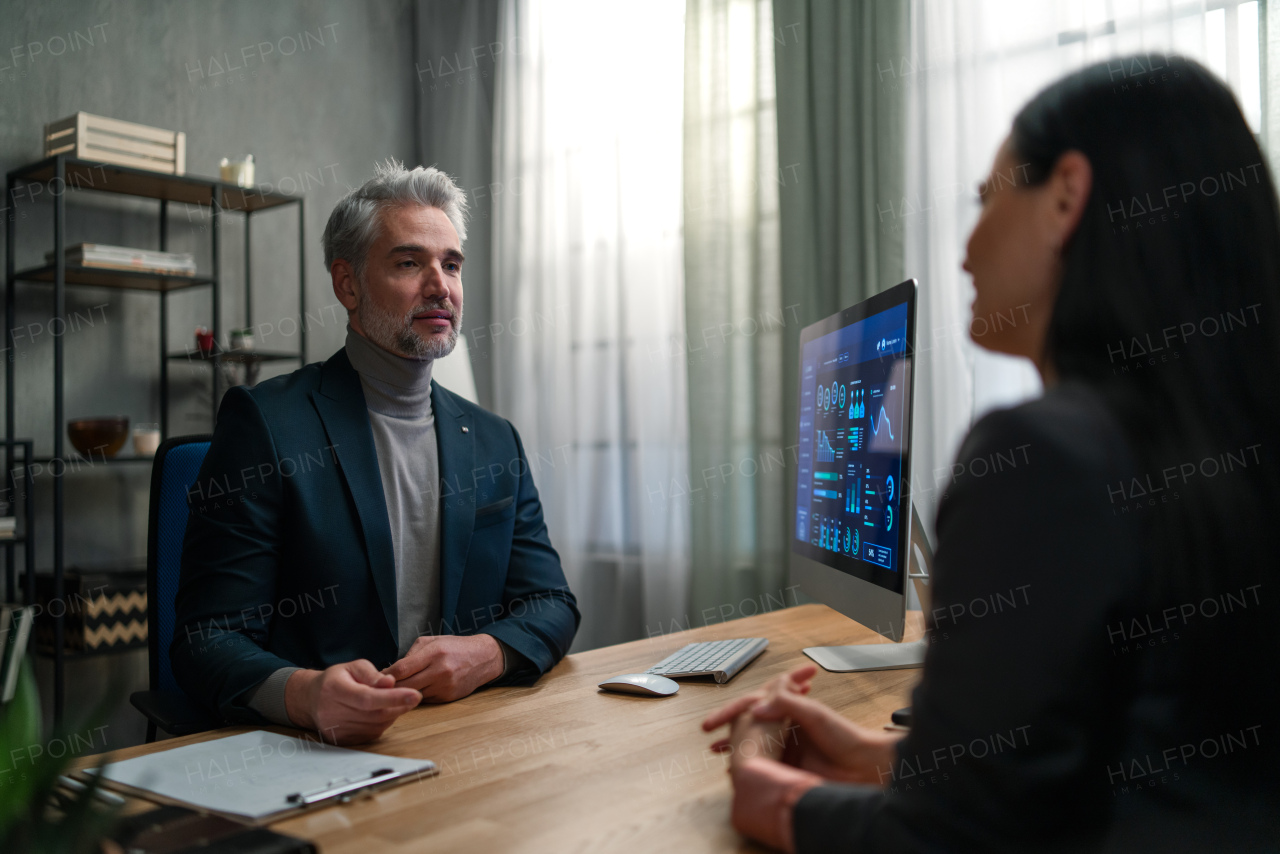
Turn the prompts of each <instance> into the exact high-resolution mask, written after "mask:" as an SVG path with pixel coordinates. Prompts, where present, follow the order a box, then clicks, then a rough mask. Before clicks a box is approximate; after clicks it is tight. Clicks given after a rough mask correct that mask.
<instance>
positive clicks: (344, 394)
mask: <svg viewBox="0 0 1280 854" xmlns="http://www.w3.org/2000/svg"><path fill="white" fill-rule="evenodd" d="M431 403H432V406H433V407H434V410H435V417H436V437H437V444H438V448H439V458H440V483H439V484H423V488H424V489H438V490H439V501H440V534H441V538H442V539H441V545H440V556H441V579H440V587H441V590H440V596H441V616H442V618H443V622H444V625H443V626H442V627H440V630H441V631H443V632H444V633H446V634H472V633H475V632H485V633H488V634H491V635H493V636H494V637H496V638H498V639H499V640H501V641H503V642H504V643H506V644H507V645H508V646H510V647H511V648H512V649H514V650H515V651H516V652H518V653H519V654H520V656H522V662H521V665H522V669H521V670H517V671H516V672H515V673H512V674H509V676H508V679H507V680H506V681H513V680H517V679H522V678H528V677H536V676H538V675H540V674H542V673H545V672H546V671H547V670H549V669H550V668H551V667H552V666H553V665H555V664H556V662H558V661H559V660H560V659H561V658H562V657H563V656H564V655H565V653H566V652H568V650H569V645H570V644H571V643H572V642H573V636H574V634H575V633H576V631H577V627H578V623H579V620H580V617H579V614H578V609H577V604H576V600H575V599H574V596H573V594H572V593H570V592H569V588H568V585H567V584H566V582H565V577H564V572H563V570H562V569H561V567H560V558H559V556H558V555H557V554H556V551H555V549H553V548H552V547H551V542H550V540H549V539H548V537H547V527H546V525H545V524H544V523H543V519H542V505H541V503H540V502H539V500H538V490H537V489H536V488H535V487H534V484H533V477H532V475H531V473H530V471H529V465H528V462H527V460H526V458H525V453H524V448H523V446H522V445H521V443H520V437H519V436H518V435H517V434H516V431H515V428H513V427H512V426H511V424H510V423H508V422H507V421H506V420H505V419H503V418H500V417H499V416H497V415H494V414H493V413H491V412H487V411H485V410H484V409H481V408H480V407H478V406H476V405H474V404H472V403H469V402H467V401H466V400H464V399H462V398H460V397H458V396H456V395H454V394H452V393H451V392H449V391H448V390H446V389H444V388H442V387H441V386H439V385H436V384H435V383H432V390H431ZM188 500H189V503H190V505H191V515H190V521H189V522H188V524H187V532H186V539H185V541H184V544H183V552H182V579H181V584H180V587H179V589H178V596H177V600H176V610H177V613H176V621H175V629H174V637H173V644H172V646H171V648H170V654H171V655H172V661H173V672H174V677H175V678H176V679H177V681H178V684H179V685H181V686H182V688H183V690H185V691H186V692H187V693H188V694H189V695H191V697H192V698H194V699H195V700H197V701H199V702H200V703H202V704H203V705H204V706H206V707H207V708H209V709H210V710H212V711H215V712H217V713H219V714H220V715H222V716H223V717H224V718H226V719H227V720H229V721H250V722H257V721H260V720H261V717H260V716H259V715H258V714H257V713H256V712H254V711H253V710H252V709H250V708H249V707H248V705H247V700H248V696H247V694H248V691H249V689H250V688H253V687H254V686H256V685H257V684H258V683H260V682H261V681H262V680H264V679H266V678H267V676H269V675H270V674H271V673H272V672H274V671H275V670H276V669H277V668H280V667H284V666H287V665H296V666H299V667H308V668H324V667H328V666H330V665H333V664H338V663H340V662H343V661H352V660H355V659H359V658H367V659H369V660H370V661H371V662H373V664H374V665H375V666H377V667H379V668H381V667H385V666H387V665H389V664H391V663H392V662H393V661H395V659H396V658H397V642H396V639H397V628H396V625H397V617H396V581H395V562H394V555H393V552H392V545H391V527H390V523H389V522H388V520H387V507H386V502H385V500H384V498H383V493H382V481H381V476H380V474H379V471H378V458H377V450H376V449H375V447H374V443H373V432H372V430H371V428H370V427H369V415H368V411H367V409H366V406H365V400H364V392H363V390H362V389H361V387H360V378H359V375H358V374H357V373H356V371H355V369H354V368H352V367H351V362H350V361H349V360H348V359H347V354H346V350H345V349H343V350H339V351H338V352H337V353H336V354H334V355H333V357H331V358H330V359H329V360H328V361H327V362H324V363H323V364H312V365H308V366H306V367H304V368H302V369H301V370H298V371H295V372H294V373H292V374H289V375H287V376H283V377H276V378H274V379H270V380H267V381H265V382H263V383H261V384H260V385H258V386H257V387H255V388H252V389H246V388H233V389H231V390H229V391H228V392H227V394H226V396H225V397H224V398H223V401H222V406H221V408H220V409H219V411H218V424H217V428H216V430H215V431H214V435H213V443H212V445H211V446H210V448H209V453H208V455H207V456H206V457H205V460H204V464H203V466H202V467H201V469H200V475H199V478H198V479H197V481H196V483H195V484H194V485H193V486H192V488H191V490H190V492H189V494H188Z"/></svg>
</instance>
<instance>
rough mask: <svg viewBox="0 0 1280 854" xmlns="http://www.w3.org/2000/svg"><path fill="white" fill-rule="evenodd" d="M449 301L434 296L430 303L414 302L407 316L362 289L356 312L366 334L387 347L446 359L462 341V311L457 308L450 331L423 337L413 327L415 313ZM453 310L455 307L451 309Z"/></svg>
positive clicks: (413, 355) (415, 356)
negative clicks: (385, 306) (386, 308)
mask: <svg viewBox="0 0 1280 854" xmlns="http://www.w3.org/2000/svg"><path fill="white" fill-rule="evenodd" d="M447 307H449V305H448V301H447V300H444V299H437V300H434V301H433V302H432V303H429V304H422V305H417V306H414V307H413V308H412V309H410V310H409V311H408V312H406V313H405V314H404V315H403V316H396V315H395V314H393V313H391V312H389V311H384V310H383V309H382V308H380V307H378V306H377V305H375V304H374V302H373V300H371V299H369V297H368V289H366V288H363V287H362V288H361V289H360V298H359V303H358V304H357V305H356V315H357V316H358V317H359V318H360V325H361V326H362V327H364V334H365V336H366V337H367V338H368V339H369V340H370V341H372V342H373V343H374V344H377V345H378V346H379V347H381V348H383V349H384V350H389V351H391V352H392V353H395V354H396V355H398V356H404V357H405V358H406V359H419V360H426V359H431V360H435V359H443V358H444V357H445V356H447V355H449V354H450V353H452V352H453V348H454V347H456V346H457V344H458V329H459V327H461V326H462V312H461V311H456V310H455V311H454V312H453V319H452V320H451V321H450V326H449V334H448V335H443V336H441V335H432V336H431V337H429V338H423V337H422V336H421V335H419V334H418V333H417V332H416V331H415V330H414V328H413V316H414V315H415V314H422V313H423V312H424V311H431V310H432V309H439V308H447ZM450 310H452V309H450Z"/></svg>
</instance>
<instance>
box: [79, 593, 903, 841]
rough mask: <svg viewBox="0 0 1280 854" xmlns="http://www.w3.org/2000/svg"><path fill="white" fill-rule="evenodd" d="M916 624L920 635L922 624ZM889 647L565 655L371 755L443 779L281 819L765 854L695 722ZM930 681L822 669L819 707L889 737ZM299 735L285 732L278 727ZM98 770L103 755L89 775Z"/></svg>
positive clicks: (669, 648) (637, 644)
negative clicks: (531, 677) (673, 687)
mask: <svg viewBox="0 0 1280 854" xmlns="http://www.w3.org/2000/svg"><path fill="white" fill-rule="evenodd" d="M912 616H914V617H915V618H916V619H915V622H914V623H913V624H912V625H913V629H914V631H913V632H911V634H912V635H914V636H917V637H918V636H919V634H920V621H919V614H918V613H916V614H914V615H912ZM730 637H767V638H768V639H769V648H768V649H767V650H765V652H764V653H763V654H762V655H761V656H760V657H759V658H757V659H756V660H755V661H754V662H753V663H752V664H751V665H750V666H749V667H747V669H746V670H744V671H743V672H742V673H740V674H738V676H737V677H736V678H734V679H733V681H732V682H730V683H729V684H727V685H716V684H714V683H703V682H689V681H686V682H683V683H682V684H681V688H680V692H679V693H678V694H675V695H674V696H671V697H665V698H646V697H635V696H630V695H624V694H610V693H606V692H603V691H600V690H598V689H597V688H596V684H597V683H598V682H601V681H602V680H604V679H606V678H608V677H610V676H616V675H618V674H620V673H633V672H636V671H642V670H644V669H646V668H648V667H651V666H653V665H654V664H656V663H657V662H658V661H659V660H661V659H662V658H664V657H665V656H667V655H668V654H669V653H671V652H674V651H675V650H677V649H679V648H680V647H681V646H683V645H684V644H686V643H689V642H691V641H700V640H717V639H721V638H730ZM876 640H879V637H878V636H877V635H874V634H873V633H872V632H871V631H870V630H868V629H864V628H863V627H862V626H859V625H858V624H857V623H854V622H853V621H852V620H849V619H846V618H845V617H843V616H841V615H840V614H838V613H836V612H835V611H833V610H831V609H830V608H827V607H826V606H824V605H801V606H798V607H795V608H788V609H785V610H781V611H775V612H773V613H769V614H762V615H759V616H755V617H747V618H744V619H740V620H734V621H731V622H727V623H718V624H714V625H711V626H706V627H703V628H698V629H693V630H691V631H686V632H679V633H675V634H667V635H661V636H656V637H653V638H651V639H648V640H639V641H633V642H631V643H626V644H619V645H618V646H611V647H605V648H603V649H595V650H591V651H590V652H583V653H578V654H576V655H571V656H568V657H567V658H566V659H565V660H564V661H562V662H561V663H560V664H559V665H557V666H556V668H555V669H554V670H552V671H551V672H550V673H548V674H547V675H546V676H544V677H543V678H542V679H541V680H540V681H539V682H538V684H537V685H535V686H533V687H531V688H494V689H490V690H486V691H481V692H479V693H477V694H474V695H472V696H470V697H467V698H466V699H463V700H459V701H458V702H456V703H451V704H449V705H444V706H423V707H421V708H419V709H415V710H414V711H412V712H409V713H408V714H406V715H405V716H404V717H402V718H401V719H400V720H399V721H397V722H396V723H395V725H394V726H392V727H391V729H389V730H388V731H387V732H386V734H384V735H383V737H382V738H381V739H379V740H378V741H377V742H375V743H373V744H371V745H368V747H369V748H370V749H372V750H376V751H378V752H380V753H387V754H392V755H398V756H412V757H421V758H424V759H431V760H433V761H435V763H436V764H437V765H438V766H439V767H440V771H441V773H440V775H439V776H437V777H434V778H431V779H427V780H423V781H420V782H415V783H407V784H404V785H402V786H399V787H397V788H393V789H388V790H385V791H383V792H381V793H379V794H377V795H375V796H373V797H371V798H367V799H365V800H361V801H357V802H355V803H352V804H348V805H345V806H332V807H327V808H325V809H321V810H318V811H316V812H314V813H311V814H308V815H303V816H299V817H295V818H290V819H287V820H285V821H281V822H278V823H276V824H274V825H272V827H273V828H274V829H276V830H279V831H281V832H283V833H288V834H292V835H294V836H300V837H305V838H307V839H311V840H314V841H315V842H317V843H319V845H320V846H321V848H322V850H323V851H324V852H326V854H374V852H379V853H380V852H409V851H415V852H416V851H431V852H448V851H468V852H477V851H482V852H490V851H500V852H509V851H510V852H515V851H519V852H525V851H537V852H543V851H547V852H552V851H554V852H557V853H558V854H559V852H584V854H587V852H598V851H627V852H635V851H642V852H652V854H675V852H679V854H684V852H697V851H735V850H754V849H753V847H752V846H748V845H747V844H746V843H745V842H744V841H743V840H742V838H741V837H740V836H738V834H737V833H735V832H734V830H733V829H732V828H731V827H730V826H729V796H730V788H729V781H728V777H727V776H726V774H725V770H724V769H725V764H724V759H723V758H722V757H721V756H719V755H717V754H714V753H711V752H710V751H709V750H708V749H707V747H708V745H709V744H710V743H711V738H710V737H709V736H707V735H706V734H704V733H703V732H702V729H701V727H700V726H699V724H700V723H701V721H702V719H703V717H704V716H705V715H706V714H707V713H708V712H709V711H711V710H712V709H714V708H716V707H717V706H719V705H720V704H722V703H724V702H725V701H727V700H729V699H730V698H732V697H734V696H737V695H739V694H742V693H744V692H746V691H749V690H751V689H753V688H756V687H758V686H760V685H762V684H763V683H764V682H766V681H767V680H769V679H771V678H772V677H774V676H777V675H778V674H781V673H784V672H786V671H787V670H789V669H791V668H793V667H796V666H798V665H800V664H802V663H805V662H808V659H807V658H805V657H804V655H803V653H801V651H800V650H801V649H802V648H804V647H807V646H826V645H835V644H842V643H861V642H874V641H876ZM919 673H920V671H919V670H888V671H879V672H875V673H859V674H838V673H827V672H825V671H823V670H819V671H818V675H817V676H816V677H815V679H814V683H813V696H814V697H817V698H819V699H821V700H823V701H824V702H826V703H828V704H830V705H831V706H833V707H834V708H836V709H839V710H841V711H842V712H844V714H845V715H846V716H848V717H849V718H850V719H851V720H853V721H855V722H857V723H860V724H865V725H866V726H871V727H876V728H879V727H881V726H883V725H884V724H885V723H887V722H888V720H889V715H890V713H891V712H892V711H893V710H894V709H897V708H901V707H902V706H905V705H907V704H908V703H909V702H910V699H909V693H910V690H911V688H912V687H913V686H914V685H915V682H916V680H917V679H918V677H919ZM245 729H246V728H228V729H222V730H217V731H215V732H210V733H203V734H201V735H197V736H188V737H186V738H179V739H171V740H168V741H164V742H160V743H158V744H151V745H144V746H139V747H134V748H130V749H128V750H123V751H120V752H119V753H117V754H115V756H114V757H113V758H115V759H116V760H121V759H128V758H130V757H133V756H140V755H142V754H146V753H152V752H155V751H156V750H163V749H166V748H170V747H176V746H180V745H183V744H190V743H192V742H196V741H205V740H208V739H211V738H219V737H222V736H225V735H232V734H235V733H238V732H244V731H245ZM280 731H281V732H290V731H289V730H280ZM93 764H97V763H96V761H95V760H94V759H93V758H89V759H86V760H84V761H83V762H81V763H80V765H81V766H87V765H93Z"/></svg>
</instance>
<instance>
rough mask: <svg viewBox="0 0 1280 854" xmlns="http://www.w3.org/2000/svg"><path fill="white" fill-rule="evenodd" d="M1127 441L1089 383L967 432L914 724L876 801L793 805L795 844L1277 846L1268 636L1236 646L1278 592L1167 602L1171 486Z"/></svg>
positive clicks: (836, 847)
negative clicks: (1156, 548)
mask: <svg viewBox="0 0 1280 854" xmlns="http://www.w3.org/2000/svg"><path fill="white" fill-rule="evenodd" d="M1128 448H1129V444H1128V442H1127V440H1126V439H1125V437H1124V436H1123V435H1122V433H1121V430H1120V427H1119V425H1118V423H1117V422H1116V420H1115V419H1114V418H1113V416H1112V415H1111V414H1110V413H1109V411H1108V410H1107V409H1106V408H1104V406H1103V405H1102V403H1101V401H1100V399H1099V398H1098V397H1097V396H1096V395H1095V394H1094V393H1092V392H1090V391H1089V390H1087V389H1086V388H1084V387H1082V386H1077V385H1067V386H1062V387H1058V388H1056V389H1053V390H1050V391H1049V392H1048V393H1047V394H1046V395H1045V396H1044V397H1043V398H1042V399H1040V400H1037V401H1034V402H1031V403H1028V404H1025V405H1023V406H1019V407H1017V408H1014V409H1009V410H1004V411H999V412H995V413H992V414H990V415H988V416H987V417H985V418H983V419H982V420H981V421H980V422H979V423H978V424H977V425H976V426H975V427H974V428H973V430H972V431H971V433H970V434H969V436H968V438H967V439H966V441H965V442H964V445H963V447H962V448H961V450H960V454H959V457H958V460H957V461H958V463H959V469H958V471H959V473H958V474H957V475H956V476H955V478H954V480H953V482H952V483H951V485H950V486H949V487H948V490H947V493H946V494H945V495H944V496H943V499H942V501H941V503H940V506H939V512H938V525H937V535H938V543H937V546H938V547H937V556H936V560H935V567H934V577H933V603H932V611H931V614H930V615H928V616H929V617H930V620H929V622H930V624H931V627H930V630H929V632H928V635H927V640H928V641H929V642H930V646H929V650H928V653H927V656H926V659H925V666H924V672H923V677H922V680H921V682H920V684H919V686H918V687H917V688H916V689H915V693H914V695H913V697H912V706H913V714H914V725H913V727H912V730H911V732H910V734H909V735H907V736H906V737H905V738H904V739H903V740H902V742H901V743H900V744H899V746H898V750H897V759H896V761H895V763H894V767H893V768H892V769H889V768H885V769H881V772H882V776H881V779H882V781H883V782H884V783H885V787H884V788H880V787H875V786H844V785H825V786H821V787H819V788H817V789H813V790H811V791H810V792H808V793H807V794H806V795H805V796H804V797H803V798H802V799H801V800H800V802H799V803H798V804H797V805H796V811H795V817H794V828H795V842H796V848H797V850H798V851H800V852H805V854H807V853H808V852H836V851H839V852H853V851H858V852H891V851H892V852H917V851H921V852H922V851H982V852H994V851H1049V850H1065V851H1077V850H1114V851H1162V852H1168V851H1181V850H1188V851H1246V850H1248V851H1252V850H1271V851H1275V850H1277V847H1278V846H1280V832H1278V828H1277V825H1278V822H1280V811H1278V810H1277V798H1276V794H1275V793H1276V792H1277V791H1278V790H1280V768H1277V767H1275V765H1274V756H1275V754H1274V752H1273V751H1272V749H1271V747H1270V745H1271V744H1273V743H1275V742H1276V740H1277V739H1280V731H1278V730H1277V727H1276V725H1275V720H1276V717H1275V715H1276V709H1275V704H1274V702H1272V701H1274V699H1275V690H1274V683H1275V680H1276V679H1277V674H1276V644H1275V643H1274V642H1272V643H1270V645H1269V646H1267V647H1265V648H1260V649H1241V648H1238V647H1237V648H1234V649H1232V638H1233V637H1238V634H1237V632H1236V630H1238V629H1240V628H1241V627H1243V626H1245V625H1246V624H1247V623H1249V621H1252V623H1251V625H1252V626H1253V628H1255V629H1256V628H1258V627H1259V626H1265V625H1266V624H1267V623H1268V622H1274V620H1275V613H1274V612H1275V609H1274V607H1272V606H1271V605H1270V603H1269V601H1268V600H1269V599H1271V600H1274V598H1275V597H1274V591H1267V590H1261V589H1257V588H1255V589H1244V590H1234V591H1230V590H1223V591H1221V594H1220V595H1219V596H1218V599H1219V601H1218V603H1217V607H1214V606H1213V605H1212V604H1205V603H1203V602H1200V601H1197V602H1193V603H1180V602H1162V601H1155V600H1154V599H1153V597H1152V596H1151V594H1150V592H1149V591H1150V590H1151V589H1152V584H1151V577H1152V571H1153V567H1152V566H1151V565H1150V561H1149V560H1148V559H1147V549H1146V547H1145V545H1144V543H1146V542H1147V539H1146V538H1147V537H1148V536H1149V534H1148V527H1149V526H1148V522H1147V520H1148V519H1149V518H1150V517H1151V516H1152V515H1153V514H1154V513H1156V512H1158V511H1157V510H1156V509H1155V508H1156V507H1157V506H1158V505H1159V504H1161V503H1167V502H1170V501H1176V500H1178V497H1179V496H1178V494H1177V492H1178V489H1177V487H1176V485H1175V486H1174V487H1173V488H1171V489H1170V488H1165V489H1160V488H1159V487H1160V484H1161V479H1160V477H1159V475H1160V473H1159V472H1156V473H1153V475H1154V477H1153V480H1152V481H1147V480H1146V479H1145V473H1144V472H1139V471H1137V470H1136V469H1135V463H1134V461H1133V459H1132V457H1131V455H1130V452H1129V450H1128ZM1224 450H1225V449H1224ZM1180 462H1181V461H1176V460H1175V461H1170V464H1171V465H1177V464H1178V463H1180ZM1135 477H1136V478H1139V480H1138V481H1135V480H1134V479H1135ZM1227 596H1230V597H1231V599H1230V601H1227V600H1226V599H1225V598H1224V597H1227ZM1184 605H1185V606H1187V607H1186V608H1185V609H1184V608H1183V607H1182V606H1184ZM1170 607H1172V608H1173V609H1174V611H1173V612H1172V613H1171V612H1169V611H1167V610H1165V609H1167V608H1170ZM1224 608H1229V610H1230V613H1226V612H1225V611H1224ZM1189 611H1194V613H1189ZM1260 634H1263V636H1265V633H1260V632H1257V631H1255V632H1254V633H1253V635H1254V636H1255V637H1257V636H1259V635H1260ZM1251 655H1252V656H1253V658H1252V659H1250V658H1249V657H1250V656H1251ZM1228 656H1230V657H1228ZM1241 656H1244V658H1242V657H1241ZM1242 662H1243V663H1244V666H1243V667H1242V666H1240V664H1241V663H1242ZM1268 698H1269V699H1268Z"/></svg>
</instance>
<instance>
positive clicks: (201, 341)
mask: <svg viewBox="0 0 1280 854" xmlns="http://www.w3.org/2000/svg"><path fill="white" fill-rule="evenodd" d="M196 349H197V350H199V351H200V352H201V353H202V354H204V355H206V356H208V355H210V354H212V353H213V333H212V332H210V331H209V330H208V329H207V328H205V327H203V326H197V327H196Z"/></svg>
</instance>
